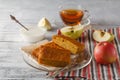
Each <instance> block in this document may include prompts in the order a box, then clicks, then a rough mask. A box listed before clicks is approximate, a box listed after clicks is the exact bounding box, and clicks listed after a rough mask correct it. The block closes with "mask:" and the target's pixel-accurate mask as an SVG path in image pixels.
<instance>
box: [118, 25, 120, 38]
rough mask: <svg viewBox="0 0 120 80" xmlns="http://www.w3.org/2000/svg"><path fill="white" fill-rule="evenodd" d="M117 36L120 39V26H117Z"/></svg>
mask: <svg viewBox="0 0 120 80" xmlns="http://www.w3.org/2000/svg"><path fill="white" fill-rule="evenodd" d="M118 38H119V40H120V27H119V28H118Z"/></svg>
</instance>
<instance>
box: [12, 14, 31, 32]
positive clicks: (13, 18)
mask: <svg viewBox="0 0 120 80" xmlns="http://www.w3.org/2000/svg"><path fill="white" fill-rule="evenodd" d="M10 17H11V19H12V20H14V21H15V22H16V23H18V24H19V25H21V27H23V28H24V29H25V30H27V31H28V30H29V29H28V28H27V27H25V26H24V25H23V24H22V23H20V22H19V21H18V20H17V19H16V18H15V17H14V16H13V15H10Z"/></svg>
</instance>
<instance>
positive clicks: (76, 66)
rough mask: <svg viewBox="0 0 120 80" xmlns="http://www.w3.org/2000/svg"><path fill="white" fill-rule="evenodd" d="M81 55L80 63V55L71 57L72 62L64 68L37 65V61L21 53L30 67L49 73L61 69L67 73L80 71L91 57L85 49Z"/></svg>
mask: <svg viewBox="0 0 120 80" xmlns="http://www.w3.org/2000/svg"><path fill="white" fill-rule="evenodd" d="M83 54H84V59H83V60H82V61H79V59H80V56H81V55H78V54H77V55H72V56H71V60H72V62H71V64H70V65H68V66H66V67H50V66H44V65H41V64H38V63H37V61H36V60H35V59H33V58H32V57H31V55H29V54H26V53H23V59H24V61H25V62H26V63H27V64H28V65H30V66H31V67H33V68H36V69H39V70H42V71H46V72H49V71H56V70H60V69H63V68H66V69H67V71H68V70H69V71H70V70H76V69H82V68H83V67H85V66H87V65H88V64H89V63H90V62H91V60H92V57H93V55H92V54H91V53H90V52H89V51H88V50H87V49H86V50H84V52H83Z"/></svg>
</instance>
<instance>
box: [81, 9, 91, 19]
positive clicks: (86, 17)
mask: <svg viewBox="0 0 120 80" xmlns="http://www.w3.org/2000/svg"><path fill="white" fill-rule="evenodd" d="M83 11H84V16H83V19H82V20H83V21H84V20H86V19H88V18H89V16H90V14H89V11H88V10H83Z"/></svg>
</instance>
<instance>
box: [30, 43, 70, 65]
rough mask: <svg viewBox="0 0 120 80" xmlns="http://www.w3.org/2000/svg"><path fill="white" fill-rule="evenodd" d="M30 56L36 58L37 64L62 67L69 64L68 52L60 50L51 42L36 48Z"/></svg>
mask: <svg viewBox="0 0 120 80" xmlns="http://www.w3.org/2000/svg"><path fill="white" fill-rule="evenodd" d="M32 55H33V56H34V57H36V58H37V61H38V63H39V64H43V65H48V66H54V67H64V66H66V65H68V64H70V51H68V50H65V49H64V48H61V47H60V46H58V45H56V44H55V43H53V42H50V43H47V44H45V45H42V46H40V47H38V48H36V49H35V50H34V51H33V52H32Z"/></svg>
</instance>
